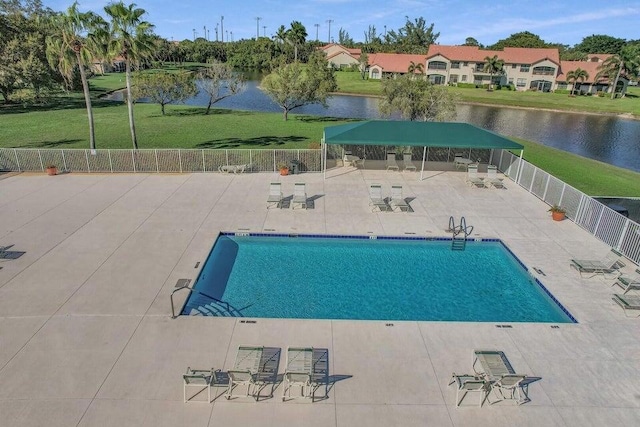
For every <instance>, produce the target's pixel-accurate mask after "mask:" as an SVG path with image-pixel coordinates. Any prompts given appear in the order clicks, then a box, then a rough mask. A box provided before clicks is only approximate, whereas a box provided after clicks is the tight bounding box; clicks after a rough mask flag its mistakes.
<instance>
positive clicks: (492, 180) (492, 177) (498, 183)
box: [485, 165, 506, 188]
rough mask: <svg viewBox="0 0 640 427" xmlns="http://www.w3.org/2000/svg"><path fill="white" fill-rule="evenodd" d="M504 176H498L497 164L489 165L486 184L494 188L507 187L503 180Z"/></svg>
mask: <svg viewBox="0 0 640 427" xmlns="http://www.w3.org/2000/svg"><path fill="white" fill-rule="evenodd" d="M502 181H503V178H498V167H497V166H496V165H488V166H487V178H486V179H485V185H487V184H488V185H489V186H490V187H493V188H506V187H505V186H504V183H503V182H502Z"/></svg>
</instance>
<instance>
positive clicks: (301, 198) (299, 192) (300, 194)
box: [291, 182, 307, 209]
mask: <svg viewBox="0 0 640 427" xmlns="http://www.w3.org/2000/svg"><path fill="white" fill-rule="evenodd" d="M296 205H300V206H301V207H303V208H305V209H307V190H306V184H305V183H304V182H296V183H295V184H294V185H293V199H292V200H291V208H292V209H295V208H296Z"/></svg>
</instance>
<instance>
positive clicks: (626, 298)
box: [612, 294, 640, 317]
mask: <svg viewBox="0 0 640 427" xmlns="http://www.w3.org/2000/svg"><path fill="white" fill-rule="evenodd" d="M612 299H613V301H615V303H616V304H618V305H619V306H620V307H622V309H623V310H624V315H625V316H627V310H638V316H640V295H620V294H613V298H612ZM638 316H636V317H638ZM627 317H630V316H627Z"/></svg>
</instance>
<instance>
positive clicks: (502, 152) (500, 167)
mask: <svg viewBox="0 0 640 427" xmlns="http://www.w3.org/2000/svg"><path fill="white" fill-rule="evenodd" d="M503 154H504V150H500V160H499V162H500V164H499V165H498V169H500V170H501V171H502V155H503ZM502 172H503V173H504V171H502Z"/></svg>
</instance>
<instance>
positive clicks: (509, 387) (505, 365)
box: [472, 350, 529, 405]
mask: <svg viewBox="0 0 640 427" xmlns="http://www.w3.org/2000/svg"><path fill="white" fill-rule="evenodd" d="M473 356H474V359H473V365H472V366H473V370H474V372H475V373H476V375H478V376H483V377H484V378H485V379H487V380H488V381H490V383H491V390H492V391H493V390H494V389H495V391H496V394H499V399H498V400H497V401H496V402H499V401H502V400H515V401H516V403H517V404H518V405H520V404H522V403H525V402H528V401H529V398H528V397H527V393H526V392H525V390H524V387H526V386H524V384H523V382H524V380H525V379H526V378H527V376H526V375H521V374H517V373H516V372H515V371H514V369H513V367H512V366H511V363H510V362H509V360H508V359H507V356H506V355H505V354H504V352H503V351H499V350H474V351H473ZM477 364H479V367H477V366H476V365H477ZM487 398H488V396H487ZM496 402H492V403H496Z"/></svg>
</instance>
